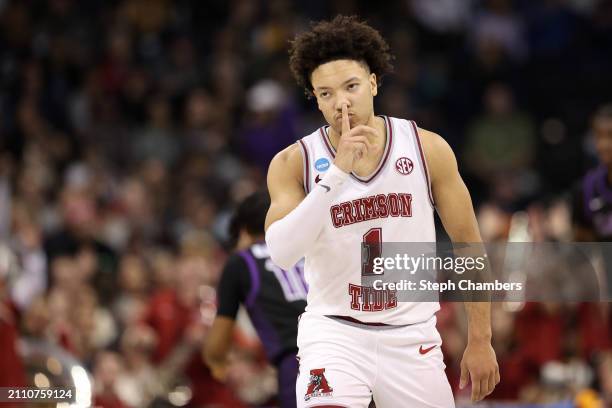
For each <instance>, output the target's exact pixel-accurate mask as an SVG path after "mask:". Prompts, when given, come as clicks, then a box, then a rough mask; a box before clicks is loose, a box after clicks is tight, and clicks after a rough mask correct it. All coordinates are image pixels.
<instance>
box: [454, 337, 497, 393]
mask: <svg viewBox="0 0 612 408" xmlns="http://www.w3.org/2000/svg"><path fill="white" fill-rule="evenodd" d="M469 381H471V382H472V401H473V402H476V401H480V400H482V399H483V398H484V397H486V396H487V395H489V394H491V392H493V390H494V389H495V386H496V385H497V384H499V381H500V376H499V365H498V364H497V357H496V356H495V350H493V347H492V346H491V342H490V341H488V340H483V341H470V342H468V345H467V347H466V348H465V352H464V353H463V359H462V360H461V380H460V382H459V388H461V389H463V388H465V386H466V385H467V384H468V382H469Z"/></svg>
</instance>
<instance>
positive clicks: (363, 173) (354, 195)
mask: <svg viewBox="0 0 612 408" xmlns="http://www.w3.org/2000/svg"><path fill="white" fill-rule="evenodd" d="M391 59H392V57H391V55H390V53H389V47H388V45H387V44H386V42H385V41H384V39H383V38H382V37H381V35H380V34H379V33H378V32H377V31H376V30H374V29H373V28H371V27H370V26H368V25H367V24H365V23H363V22H360V21H358V20H357V19H356V18H354V17H345V16H338V17H336V18H335V19H334V20H332V21H323V22H320V23H317V24H316V25H314V26H313V27H312V29H311V31H309V32H305V33H303V34H301V35H298V36H297V37H296V38H295V40H294V41H293V43H292V46H291V50H290V66H291V69H292V71H293V73H294V76H295V77H296V79H297V82H298V84H299V85H301V86H303V87H304V88H305V89H306V91H307V93H308V94H310V95H313V96H314V97H315V99H316V102H317V106H318V108H319V110H320V111H321V113H322V114H323V117H324V118H325V120H326V122H327V126H323V127H322V128H320V129H317V130H316V131H315V132H313V133H312V134H310V135H308V136H306V137H304V138H303V139H301V140H299V141H298V143H296V144H294V145H292V146H290V147H288V148H286V149H285V150H283V151H281V152H280V153H278V154H277V155H276V156H275V157H274V159H273V160H272V162H271V164H270V168H269V171H268V187H269V190H270V195H271V202H272V203H271V207H270V209H269V211H268V215H267V218H266V241H267V243H268V248H269V251H270V255H271V258H272V260H273V261H274V262H275V263H276V264H277V265H279V266H281V267H283V268H289V267H291V266H292V265H293V264H294V263H295V262H297V261H298V260H299V259H300V258H301V257H303V256H305V259H306V260H305V277H306V281H307V282H308V284H309V292H308V298H307V306H306V311H305V313H304V314H303V315H302V317H301V319H300V322H299V327H298V340H297V343H298V349H299V352H298V358H299V359H300V366H299V370H300V371H299V375H298V380H297V384H296V395H297V404H298V406H299V407H351V408H358V407H367V406H368V403H369V401H370V399H371V398H372V397H373V398H374V401H375V403H376V406H377V407H378V408H397V407H410V408H416V407H439V408H449V407H453V406H454V401H453V395H452V392H451V388H450V385H449V383H448V380H447V378H446V375H445V373H444V368H445V365H444V363H443V361H442V357H443V356H442V352H441V350H440V344H441V340H440V336H439V334H438V332H437V330H436V327H435V324H436V319H435V312H436V311H437V310H438V309H439V305H438V303H436V302H422V303H414V302H412V303H408V302H397V299H396V298H393V297H392V296H390V295H389V294H388V293H387V294H386V295H389V296H386V297H385V298H384V299H383V300H384V302H383V303H380V302H379V300H380V298H379V297H378V296H373V294H372V291H371V289H370V288H367V287H362V286H360V282H361V280H360V278H361V259H360V254H361V243H362V242H363V241H364V240H365V239H368V238H369V239H372V238H374V239H375V240H377V241H379V242H380V241H382V240H385V241H387V242H435V240H436V237H435V230H434V214H433V211H434V209H436V210H437V211H438V214H439V215H440V218H441V219H442V222H443V224H444V226H445V228H446V230H447V232H448V234H449V236H450V237H451V239H452V240H453V241H454V242H480V241H481V238H480V234H479V232H478V227H477V224H476V219H475V216H474V211H473V208H472V204H471V199H470V195H469V193H468V190H467V189H466V187H465V184H464V183H463V181H462V179H461V176H460V175H459V172H458V170H457V162H456V160H455V156H454V154H453V152H452V150H451V149H450V147H449V145H448V144H447V143H446V142H445V141H444V139H442V138H441V137H440V136H438V135H437V134H435V133H432V132H429V131H427V130H424V129H419V128H418V127H417V126H416V125H415V124H414V122H412V121H409V120H404V119H399V118H390V117H386V116H377V115H375V114H374V108H373V100H374V97H375V96H376V95H377V93H378V84H379V79H380V77H381V76H382V75H383V74H385V73H387V72H389V71H390V70H391V68H392V66H391V63H390V61H391ZM381 295H385V293H383V294H381ZM375 299H376V301H375ZM466 309H467V315H468V325H469V327H468V341H467V348H466V350H465V353H464V355H463V359H462V362H461V371H462V373H461V381H460V387H462V388H463V387H464V386H465V385H466V384H467V383H468V380H471V384H472V393H471V397H472V399H473V400H474V401H478V400H481V399H483V398H484V397H485V396H486V395H488V394H489V393H491V391H492V390H493V388H494V387H495V385H496V384H497V383H498V382H499V369H498V365H497V361H496V356H495V352H494V350H493V348H492V347H491V327H490V305H489V303H486V302H483V303H466Z"/></svg>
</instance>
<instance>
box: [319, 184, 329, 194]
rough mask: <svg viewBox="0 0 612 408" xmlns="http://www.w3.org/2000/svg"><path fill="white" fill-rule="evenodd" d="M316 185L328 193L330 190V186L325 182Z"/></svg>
mask: <svg viewBox="0 0 612 408" xmlns="http://www.w3.org/2000/svg"><path fill="white" fill-rule="evenodd" d="M318 185H319V186H321V187H323V188H324V189H325V190H327V191H326V193H329V192H330V190H331V187H330V186H326V185H325V184H318Z"/></svg>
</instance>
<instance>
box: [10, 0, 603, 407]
mask: <svg viewBox="0 0 612 408" xmlns="http://www.w3.org/2000/svg"><path fill="white" fill-rule="evenodd" d="M338 13H342V14H357V15H359V16H360V17H362V18H364V19H366V20H367V21H368V22H370V23H371V24H372V25H373V26H374V27H376V28H377V29H379V30H380V31H381V32H382V33H383V34H384V35H385V37H386V38H387V39H388V41H389V42H390V45H391V48H392V50H393V52H394V53H395V55H396V60H395V73H394V74H393V75H390V76H388V77H386V78H384V79H383V83H382V89H381V92H380V93H379V96H378V97H377V98H376V111H377V112H378V113H384V114H387V115H390V116H398V117H407V118H411V119H414V120H416V122H417V123H418V124H419V125H420V126H421V127H423V128H426V129H430V130H433V131H435V132H437V133H439V134H441V135H442V136H443V137H444V138H445V139H446V140H447V141H448V142H449V143H450V144H451V146H452V147H453V149H454V151H455V153H456V155H457V157H458V159H459V162H460V170H461V172H462V174H463V176H464V178H465V180H466V183H467V185H468V187H469V189H470V191H471V193H472V197H473V199H474V204H475V207H476V211H477V214H478V217H479V221H480V226H481V229H482V234H483V238H484V239H485V240H488V241H493V240H501V241H503V240H527V241H550V240H562V241H571V240H572V231H571V226H572V216H571V214H572V192H573V189H574V187H575V185H576V184H577V183H578V182H579V180H580V178H581V176H583V175H584V174H585V172H586V171H587V170H588V169H589V168H591V167H593V166H596V165H597V159H596V156H595V150H594V147H593V141H592V136H591V133H590V118H591V115H592V113H593V112H594V110H595V109H596V108H597V107H598V106H599V105H601V104H602V103H605V102H610V101H612V80H610V73H611V72H612V1H609V0H537V1H531V0H516V1H511V0H490V1H484V0H483V1H476V0H474V1H470V0H402V1H399V0H398V1H376V2H373V1H363V2H359V1H352V0H338V1H325V0H309V1H294V2H292V1H288V0H270V1H255V0H253V1H249V0H244V1H240V0H235V1H225V0H213V1H185V0H176V1H170V0H125V1H117V0H115V1H103V0H88V1H77V0H48V1H42V0H40V1H36V0H31V1H27V0H23V1H11V0H1V1H0V32H1V34H0V55H1V63H0V72H1V74H0V75H1V81H2V82H1V86H2V88H1V89H2V91H1V95H0V98H1V99H0V110H1V111H0V239H1V242H2V246H1V247H0V248H1V249H0V270H1V271H2V273H1V274H0V282H1V283H0V293H1V294H0V306H1V308H0V385H4V386H6V385H25V384H36V385H38V386H44V385H46V384H49V383H51V384H56V385H57V384H73V385H76V386H77V387H81V388H82V389H84V390H87V389H89V388H88V387H91V393H92V396H93V398H94V399H95V400H96V401H97V404H98V405H99V406H104V407H128V406H132V407H141V406H142V407H146V406H180V405H181V404H184V403H185V402H186V401H187V400H189V399H191V401H192V402H193V401H198V398H200V397H199V396H201V394H202V393H204V394H205V395H207V396H209V397H210V395H217V394H218V395H222V394H223V393H224V392H226V390H227V389H229V390H230V391H231V392H232V393H233V394H234V395H235V396H236V397H237V398H239V399H241V400H242V401H243V402H244V404H245V406H273V405H270V403H267V402H266V401H267V400H269V399H270V397H271V396H272V395H273V393H274V388H275V382H274V381H275V380H274V378H275V377H274V373H273V370H272V369H271V368H270V366H269V365H267V363H266V362H265V358H264V357H263V354H262V351H261V347H260V346H259V344H258V341H257V339H256V337H255V336H254V334H253V333H252V332H251V331H249V329H248V325H247V324H243V325H242V326H243V327H244V328H243V329H241V330H240V331H239V332H238V333H236V347H235V351H234V352H233V357H232V361H233V362H232V365H231V370H230V379H229V381H228V383H227V384H226V385H225V386H222V385H220V384H217V383H214V382H213V381H212V379H211V378H210V375H209V374H208V373H207V372H206V369H205V368H204V366H203V364H202V362H201V359H200V356H199V350H200V348H201V344H202V343H203V342H204V341H205V339H206V331H207V327H208V326H207V325H209V324H210V321H211V318H212V316H213V315H214V305H215V299H214V287H215V285H216V282H217V279H218V276H219V271H220V268H221V266H222V265H223V262H224V260H225V258H226V257H227V254H228V252H227V248H228V245H227V221H228V216H229V214H230V213H231V210H232V209H233V208H234V206H235V204H236V203H237V202H238V201H239V200H240V199H242V198H243V197H245V196H246V195H248V194H249V193H250V192H252V191H254V190H255V189H257V188H259V187H262V186H263V185H264V184H265V173H266V170H267V166H268V164H269V162H270V159H271V158H272V157H273V156H274V154H275V153H276V152H278V151H279V150H281V149H282V148H284V147H285V146H287V145H289V144H290V143H292V142H293V141H295V140H296V139H297V138H298V137H301V136H303V135H305V134H308V133H310V132H311V131H312V130H313V129H316V128H317V127H318V126H320V124H321V123H322V120H323V119H322V117H321V115H320V114H319V113H318V111H317V110H316V104H315V102H314V101H312V100H307V99H306V98H305V96H304V93H303V91H302V90H300V89H298V88H297V87H296V86H295V84H294V81H293V79H292V77H291V74H290V72H289V69H288V64H287V44H288V40H289V39H290V38H292V36H293V35H294V34H295V33H296V32H299V31H300V30H304V29H306V28H307V27H308V23H309V21H311V20H319V19H326V18H331V17H333V16H335V15H336V14H338ZM194 288H199V290H194ZM175 295H176V296H184V297H187V298H189V299H191V301H192V304H193V305H194V307H193V308H192V309H191V310H190V309H184V310H183V309H180V308H178V306H176V305H175V304H174V303H172V302H173V301H172V299H174V298H175V297H176V296H175ZM608 306H609V305H608V304H606V303H601V304H537V303H534V304H526V305H525V304H519V305H517V304H513V305H504V304H501V303H496V304H494V305H493V309H494V310H493V328H494V337H493V342H494V347H495V350H496V352H497V355H498V359H499V362H500V366H501V378H502V382H501V384H500V385H499V386H498V387H497V389H496V390H495V392H494V393H493V394H492V395H491V396H490V397H489V398H488V399H487V401H489V404H490V405H487V403H483V404H480V406H514V407H527V406H530V407H533V406H536V405H534V404H536V403H538V404H540V403H541V404H543V403H551V405H546V406H551V407H571V406H580V407H597V406H601V407H603V406H609V405H604V404H606V403H605V402H602V401H603V400H604V399H605V400H606V401H607V404H612V357H611V354H610V345H611V338H610V324H609V322H610V318H609V311H608ZM462 310H463V307H462V305H460V304H444V305H443V307H442V310H441V311H440V312H439V314H438V323H439V324H438V326H439V329H440V331H441V333H442V336H443V338H444V341H445V345H444V351H445V354H446V359H447V361H446V363H447V373H448V376H449V378H450V381H451V384H452V386H453V389H454V390H455V393H456V397H457V401H458V405H459V406H469V402H468V399H469V394H468V393H467V391H466V390H463V391H461V390H459V389H458V377H459V368H458V364H459V361H460V358H461V355H462V352H463V349H464V342H465V338H466V336H465V324H464V315H463V311H462ZM145 323H148V324H145ZM177 333H182V334H181V335H179V336H177ZM168 356H171V357H172V358H171V359H166V357H168ZM161 361H164V363H163V364H161V363H160V362H161ZM24 367H25V368H24ZM79 367H83V368H85V369H86V370H87V371H88V372H90V373H91V377H90V379H91V380H92V381H93V382H92V383H90V382H89V379H88V377H87V376H84V375H82V373H83V371H82V369H81V368H79ZM22 368H23V370H22ZM68 368H70V369H68ZM25 371H27V374H26V375H25V376H24V372H25ZM26 377H27V378H26ZM160 378H161V379H162V380H161V381H156V380H153V379H160ZM155 387H158V388H155ZM224 387H226V389H224ZM160 389H161V391H160ZM157 392H158V393H159V394H161V395H163V396H164V398H158V399H157V400H155V401H154V402H151V401H150V400H147V399H148V396H149V395H154V394H155V393H157ZM432 392H435V390H432ZM85 393H87V391H85ZM597 400H599V402H597ZM219 401H221V400H219ZM495 401H497V403H499V404H500V405H496V404H497V403H496V404H493V402H495ZM502 403H504V404H503V405H501V404H502ZM232 404H234V405H232ZM598 404H599V405H598ZM19 406H24V405H19ZM201 406H213V405H201ZM214 406H230V407H232V406H237V405H235V403H226V404H223V403H220V404H219V405H214Z"/></svg>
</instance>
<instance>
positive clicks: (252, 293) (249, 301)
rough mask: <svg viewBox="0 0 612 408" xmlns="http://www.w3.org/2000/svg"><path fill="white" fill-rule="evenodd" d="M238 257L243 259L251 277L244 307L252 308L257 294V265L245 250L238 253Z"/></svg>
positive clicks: (258, 283) (258, 282)
mask: <svg viewBox="0 0 612 408" xmlns="http://www.w3.org/2000/svg"><path fill="white" fill-rule="evenodd" d="M239 255H240V256H241V257H242V259H244V261H245V262H246V264H247V267H248V269H249V274H250V275H251V286H250V289H249V294H248V295H247V298H246V300H245V306H246V307H252V306H253V305H254V304H255V298H256V297H257V293H258V292H259V286H260V281H259V272H258V270H257V263H256V262H255V258H253V255H251V253H250V252H249V250H248V249H247V250H245V251H242V252H240V253H239Z"/></svg>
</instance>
